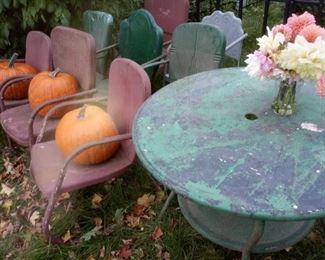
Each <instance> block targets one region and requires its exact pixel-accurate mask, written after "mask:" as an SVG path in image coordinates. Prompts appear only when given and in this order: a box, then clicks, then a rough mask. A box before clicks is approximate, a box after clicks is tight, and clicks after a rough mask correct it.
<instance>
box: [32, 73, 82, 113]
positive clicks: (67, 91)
mask: <svg viewBox="0 0 325 260" xmlns="http://www.w3.org/2000/svg"><path fill="white" fill-rule="evenodd" d="M77 91H78V81H77V80H76V78H75V77H73V76H72V75H70V74H68V73H65V72H61V71H60V69H59V68H57V69H56V70H54V71H52V72H48V71H44V72H41V73H39V74H37V75H36V76H35V77H34V78H33V79H32V81H31V82H30V86H29V89H28V100H29V104H30V106H31V107H32V108H35V107H37V106H38V105H40V104H42V103H44V102H45V101H48V100H51V99H54V98H59V97H64V96H69V95H72V94H75V93H77ZM53 106H55V105H48V106H46V107H45V108H43V109H42V110H41V111H40V112H39V115H41V116H45V115H46V113H47V112H48V111H49V110H50V109H51V108H52V107H53ZM66 111H67V109H60V110H58V111H57V112H55V113H54V114H53V116H52V117H61V116H62V115H63V114H65V113H66Z"/></svg>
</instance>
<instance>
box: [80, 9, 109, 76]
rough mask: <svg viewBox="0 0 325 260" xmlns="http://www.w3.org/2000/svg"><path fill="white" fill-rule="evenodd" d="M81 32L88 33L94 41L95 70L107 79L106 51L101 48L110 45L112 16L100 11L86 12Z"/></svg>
mask: <svg viewBox="0 0 325 260" xmlns="http://www.w3.org/2000/svg"><path fill="white" fill-rule="evenodd" d="M82 24H83V30H84V31H86V32H88V33H90V34H91V35H92V36H93V37H94V38H95V41H96V50H97V55H96V59H97V62H96V69H97V72H98V73H100V74H101V75H102V76H103V77H104V78H107V75H106V74H107V71H108V58H109V56H108V51H102V49H103V48H105V47H107V46H109V45H110V44H111V43H112V34H113V16H112V15H110V14H109V13H106V12H102V11H93V10H87V11H85V12H84V13H83V17H82Z"/></svg>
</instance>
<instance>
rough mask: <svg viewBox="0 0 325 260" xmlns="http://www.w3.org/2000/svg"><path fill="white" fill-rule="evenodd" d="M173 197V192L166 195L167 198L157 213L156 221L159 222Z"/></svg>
mask: <svg viewBox="0 0 325 260" xmlns="http://www.w3.org/2000/svg"><path fill="white" fill-rule="evenodd" d="M174 196H175V192H174V191H171V192H170V193H169V195H168V198H167V199H166V201H165V203H164V206H163V208H162V209H161V211H160V213H159V216H158V219H159V220H160V219H161V217H162V215H164V213H165V211H166V209H167V207H168V206H169V204H170V201H171V200H172V199H173V198H174Z"/></svg>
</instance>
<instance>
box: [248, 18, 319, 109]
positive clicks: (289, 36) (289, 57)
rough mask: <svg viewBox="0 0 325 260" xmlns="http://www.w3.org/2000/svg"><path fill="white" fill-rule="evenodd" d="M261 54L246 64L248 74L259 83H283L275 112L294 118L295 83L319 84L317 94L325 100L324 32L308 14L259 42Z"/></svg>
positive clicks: (251, 55)
mask: <svg viewBox="0 0 325 260" xmlns="http://www.w3.org/2000/svg"><path fill="white" fill-rule="evenodd" d="M257 42H258V46H259V48H258V50H256V51H254V53H252V54H249V55H248V58H247V59H246V60H245V62H246V63H247V66H246V68H245V69H244V70H245V71H247V72H248V74H249V75H250V76H253V77H259V78H260V79H265V78H273V79H280V80H281V83H280V88H279V92H278V95H277V97H276V98H275V100H274V101H273V103H272V108H273V111H274V112H276V113H277V114H280V115H291V114H292V113H294V112H295V110H296V104H295V91H296V81H297V80H300V79H310V80H315V81H317V83H316V92H317V94H318V95H320V96H321V97H325V28H322V27H320V26H318V25H316V21H315V17H314V16H313V15H311V14H310V13H308V12H305V13H303V14H302V15H299V16H298V15H295V14H293V15H292V16H291V17H290V18H289V19H288V22H287V23H286V24H281V25H276V26H274V27H273V28H272V29H271V30H270V29H269V28H267V35H264V36H262V37H260V38H258V39H257Z"/></svg>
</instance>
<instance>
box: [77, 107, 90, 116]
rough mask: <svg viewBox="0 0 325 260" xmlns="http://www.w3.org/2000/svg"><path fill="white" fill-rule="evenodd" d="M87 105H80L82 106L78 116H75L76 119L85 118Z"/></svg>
mask: <svg viewBox="0 0 325 260" xmlns="http://www.w3.org/2000/svg"><path fill="white" fill-rule="evenodd" d="M87 107H88V105H86V104H85V105H83V106H82V108H81V109H80V111H79V114H78V117H77V118H78V119H84V118H85V114H86V109H87Z"/></svg>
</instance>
